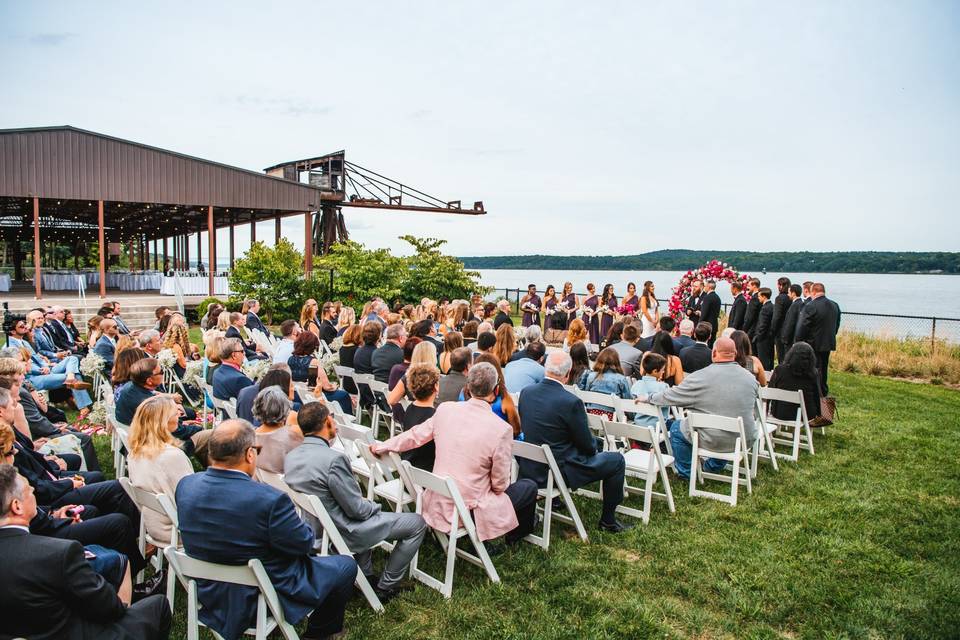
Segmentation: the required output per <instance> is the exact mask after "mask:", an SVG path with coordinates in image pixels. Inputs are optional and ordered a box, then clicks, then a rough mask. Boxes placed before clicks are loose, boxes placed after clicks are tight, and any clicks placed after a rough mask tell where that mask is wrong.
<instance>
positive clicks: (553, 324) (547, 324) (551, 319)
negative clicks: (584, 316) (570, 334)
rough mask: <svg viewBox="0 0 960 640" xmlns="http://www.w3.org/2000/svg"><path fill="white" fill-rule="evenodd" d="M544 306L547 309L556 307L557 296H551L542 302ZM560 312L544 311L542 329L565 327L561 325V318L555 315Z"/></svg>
mask: <svg viewBox="0 0 960 640" xmlns="http://www.w3.org/2000/svg"><path fill="white" fill-rule="evenodd" d="M544 307H546V308H547V309H548V310H549V309H555V308H556V307H557V296H553V297H552V298H550V299H549V300H547V301H546V302H545V303H544ZM559 315H562V314H557V313H546V314H544V316H543V330H544V331H546V330H547V329H565V328H566V327H564V326H563V318H559V317H557V316H559Z"/></svg>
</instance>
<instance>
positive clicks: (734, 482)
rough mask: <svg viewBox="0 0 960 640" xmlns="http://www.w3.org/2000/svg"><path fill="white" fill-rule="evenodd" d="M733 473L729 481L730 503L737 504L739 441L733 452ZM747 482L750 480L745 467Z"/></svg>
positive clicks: (739, 458)
mask: <svg viewBox="0 0 960 640" xmlns="http://www.w3.org/2000/svg"><path fill="white" fill-rule="evenodd" d="M733 455H734V458H733V475H732V476H731V481H730V504H731V505H733V506H734V507H735V506H737V490H738V489H739V488H740V460H741V456H740V442H739V441H738V442H737V446H736V450H735V451H734V453H733ZM747 482H750V470H749V467H748V468H747Z"/></svg>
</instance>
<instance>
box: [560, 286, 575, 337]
mask: <svg viewBox="0 0 960 640" xmlns="http://www.w3.org/2000/svg"><path fill="white" fill-rule="evenodd" d="M560 302H562V303H563V304H564V305H565V306H566V307H567V323H566V326H564V329H567V328H569V327H570V323H571V322H573V321H574V320H575V319H576V318H577V309H579V308H580V299H579V298H577V294H575V293H574V292H573V283H572V282H564V283H563V295H562V296H560Z"/></svg>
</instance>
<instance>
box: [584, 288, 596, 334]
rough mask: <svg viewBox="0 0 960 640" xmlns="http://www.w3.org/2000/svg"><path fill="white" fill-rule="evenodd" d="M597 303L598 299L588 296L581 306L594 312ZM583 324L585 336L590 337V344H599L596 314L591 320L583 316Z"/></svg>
mask: <svg viewBox="0 0 960 640" xmlns="http://www.w3.org/2000/svg"><path fill="white" fill-rule="evenodd" d="M599 302H600V299H599V298H598V297H597V296H590V297H589V298H587V299H586V300H585V301H584V303H583V306H585V307H588V308H590V309H593V310H594V311H596V310H597V305H598V304H599ZM583 323H584V324H585V325H587V335H589V336H590V342H591V343H592V344H600V318H598V317H597V315H596V314H594V315H593V317H591V318H588V317H587V316H584V317H583Z"/></svg>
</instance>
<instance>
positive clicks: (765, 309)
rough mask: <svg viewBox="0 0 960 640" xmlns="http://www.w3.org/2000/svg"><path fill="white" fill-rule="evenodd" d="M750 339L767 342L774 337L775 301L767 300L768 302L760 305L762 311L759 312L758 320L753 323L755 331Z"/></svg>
mask: <svg viewBox="0 0 960 640" xmlns="http://www.w3.org/2000/svg"><path fill="white" fill-rule="evenodd" d="M750 339H751V340H753V341H754V342H766V341H768V340H772V339H773V303H772V302H770V301H769V300H767V302H766V304H763V305H761V306H760V313H759V314H757V322H756V324H754V325H753V333H752V334H750Z"/></svg>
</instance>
